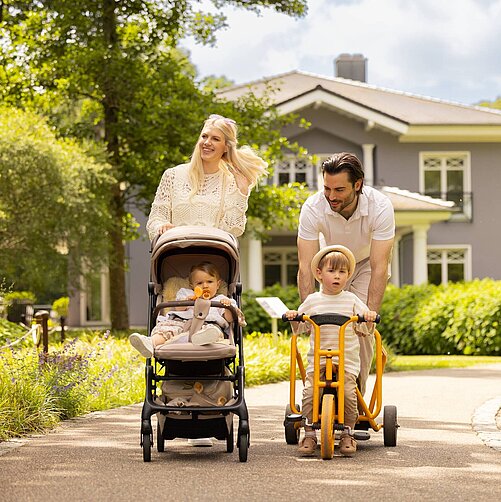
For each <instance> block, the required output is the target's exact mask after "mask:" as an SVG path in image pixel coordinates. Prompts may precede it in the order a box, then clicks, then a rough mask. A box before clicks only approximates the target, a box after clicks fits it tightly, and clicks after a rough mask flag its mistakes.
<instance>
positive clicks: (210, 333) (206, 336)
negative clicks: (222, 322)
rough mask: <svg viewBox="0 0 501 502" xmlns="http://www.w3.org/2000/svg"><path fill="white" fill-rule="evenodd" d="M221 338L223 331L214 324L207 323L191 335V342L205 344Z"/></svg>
mask: <svg viewBox="0 0 501 502" xmlns="http://www.w3.org/2000/svg"><path fill="white" fill-rule="evenodd" d="M222 338H224V335H223V332H222V331H221V330H220V329H219V328H218V327H217V326H214V324H209V325H207V326H204V327H203V328H202V329H201V330H200V331H197V332H196V333H193V335H191V343H192V344H193V345H207V344H209V343H216V342H217V341H219V340H220V339H222Z"/></svg>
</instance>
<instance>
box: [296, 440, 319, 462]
mask: <svg viewBox="0 0 501 502" xmlns="http://www.w3.org/2000/svg"><path fill="white" fill-rule="evenodd" d="M316 448H317V438H316V437H315V436H305V437H304V438H303V440H302V441H301V444H300V445H299V448H298V449H297V451H298V453H300V454H301V455H303V456H305V457H309V456H311V455H314V454H315V449H316Z"/></svg>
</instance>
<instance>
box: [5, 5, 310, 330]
mask: <svg viewBox="0 0 501 502" xmlns="http://www.w3.org/2000/svg"><path fill="white" fill-rule="evenodd" d="M226 3H229V4H231V5H233V6H235V7H237V8H245V9H247V10H251V11H254V12H256V13H259V12H261V11H262V10H263V9H266V8H269V9H273V10H275V11H277V12H281V13H284V14H287V15H291V16H296V17H300V16H302V15H304V14H305V13H306V4H307V2H306V0H272V1H270V0H230V1H229V2H226ZM213 4H214V6H215V7H217V9H216V10H217V12H216V13H214V12H213V11H212V10H211V9H210V7H209V10H208V11H203V10H202V9H200V5H199V1H198V0H191V1H190V0H176V1H172V2H155V1H153V0H148V1H144V0H129V1H128V2H100V1H98V2H96V1H95V0H81V1H79V2H77V3H75V2H65V1H61V0H58V1H54V2H14V3H12V2H8V3H5V5H3V4H2V15H3V19H2V20H3V22H2V40H3V43H2V44H0V58H1V59H2V60H3V61H4V62H5V64H4V65H2V68H1V69H0V96H1V97H2V98H3V101H4V102H7V103H10V104H15V105H16V106H19V105H21V106H25V107H32V108H34V109H36V110H38V111H42V112H43V113H44V114H46V115H47V116H49V117H50V119H51V122H52V123H53V124H54V125H55V126H56V127H57V129H58V131H59V133H60V134H61V135H63V136H67V137H78V138H85V139H87V140H91V141H98V142H102V143H103V150H104V149H105V150H106V154H107V160H108V161H109V163H110V164H111V165H112V166H113V175H114V177H115V178H116V182H115V183H114V184H112V185H111V186H110V187H109V195H110V200H109V209H110V212H111V213H112V219H111V221H112V222H113V223H114V225H115V226H114V227H113V228H112V231H111V232H110V233H109V239H110V242H109V244H110V246H109V248H110V250H111V253H110V255H111V256H110V258H111V260H110V267H109V271H110V287H111V289H112V290H113V291H114V294H113V295H111V317H112V319H111V320H112V326H113V327H114V328H118V327H127V326H124V325H126V324H127V322H126V321H124V320H123V319H121V318H124V317H126V306H125V301H126V300H125V293H124V291H125V277H124V270H125V268H126V267H125V263H124V261H125V258H124V252H123V241H124V240H125V239H126V238H132V235H133V234H132V233H131V230H133V229H134V224H133V222H131V218H130V216H128V215H127V212H128V209H127V202H128V201H130V200H131V199H134V202H135V203H136V204H138V205H139V207H140V208H141V207H142V209H144V210H147V209H148V208H149V205H150V202H151V199H152V198H153V194H154V193H155V189H156V186H157V184H158V181H159V179H160V176H161V173H162V171H163V170H164V169H166V168H168V167H171V166H173V165H176V164H179V163H181V162H183V161H185V160H186V159H187V158H188V156H189V155H190V154H191V151H192V149H193V145H194V142H195V139H196V137H197V136H198V134H199V129H200V126H201V124H202V121H203V119H205V118H206V117H207V116H208V115H209V114H210V113H220V109H221V110H223V109H226V110H229V111H230V114H226V115H227V116H233V118H235V120H238V119H239V117H238V115H239V112H240V111H245V112H246V113H245V117H246V120H244V121H242V122H239V123H241V124H242V139H243V140H245V141H250V139H252V141H250V143H251V145H253V146H255V145H262V144H269V145H274V146H270V148H271V150H275V151H276V150H277V148H278V147H279V146H280V141H275V140H276V139H277V133H276V131H278V129H279V128H277V127H276V125H277V121H276V120H275V117H276V113H274V112H273V110H272V111H271V113H269V114H265V113H264V112H263V109H264V106H263V102H261V101H259V100H257V99H255V98H254V97H251V98H244V99H242V100H239V101H238V102H236V103H234V104H231V103H226V102H222V101H220V100H218V99H217V97H216V94H215V92H214V89H215V88H216V87H215V86H214V85H211V83H210V82H209V83H208V84H207V85H206V86H205V87H204V85H203V84H199V83H198V82H197V80H196V71H195V69H194V68H193V66H192V65H191V63H190V62H189V60H188V57H187V56H186V54H184V53H183V52H182V51H181V50H179V48H178V42H179V40H180V39H181V38H183V37H184V36H189V35H191V36H193V37H195V39H196V40H197V41H199V42H201V43H205V44H213V43H215V40H216V39H215V34H216V32H217V31H218V30H219V29H221V28H223V27H225V25H226V24H225V23H226V19H225V16H224V14H222V12H221V10H220V7H221V5H222V3H221V2H220V0H213ZM243 107H245V109H244V108H243ZM256 116H258V117H259V118H260V120H259V121H256V120H254V119H255V117H256ZM270 125H273V126H274V127H269V126H270ZM266 126H268V127H266ZM266 132H268V134H267V135H266V134H264V133H266ZM248 133H249V134H248ZM278 136H279V135H278ZM264 137H266V138H267V139H268V140H270V141H263V138H264ZM282 146H284V147H287V142H282ZM131 223H132V224H131ZM104 240H105V239H101V241H104ZM54 242H57V241H54ZM50 258H51V259H50V260H47V261H48V262H50V263H57V264H58V266H59V267H58V268H59V270H57V272H58V274H56V276H58V277H60V276H61V275H62V273H63V264H62V263H61V261H62V260H61V259H59V262H57V259H58V258H60V257H59V256H57V255H53V256H51V257H50ZM34 262H36V260H34ZM61 293H63V292H61Z"/></svg>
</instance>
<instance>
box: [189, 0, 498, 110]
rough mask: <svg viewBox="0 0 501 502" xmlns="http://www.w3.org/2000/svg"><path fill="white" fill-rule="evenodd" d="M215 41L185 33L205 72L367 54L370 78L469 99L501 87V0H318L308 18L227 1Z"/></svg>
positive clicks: (277, 68) (246, 77)
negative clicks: (259, 11)
mask: <svg viewBox="0 0 501 502" xmlns="http://www.w3.org/2000/svg"><path fill="white" fill-rule="evenodd" d="M225 12H226V13H227V14H228V22H229V25H230V26H229V28H228V29H227V30H226V31H224V32H221V33H220V34H219V36H218V43H217V46H216V48H204V47H198V46H195V45H194V44H193V43H192V42H190V41H187V43H186V45H187V47H188V48H189V50H190V51H191V54H192V61H193V62H194V64H195V65H196V66H197V68H198V70H199V72H200V74H201V75H211V74H214V75H225V76H226V77H228V78H230V79H232V80H234V81H236V82H237V83H242V82H247V81H251V80H256V79H259V78H261V77H263V76H270V75H275V74H279V73H283V72H287V71H291V70H294V69H300V70H305V71H311V72H315V73H319V74H323V75H333V71H334V70H333V68H334V59H335V58H336V57H337V56H338V55H339V54H341V53H344V52H347V53H361V54H363V55H364V56H365V57H367V58H368V77H369V83H371V84H374V85H381V86H384V87H390V88H394V89H398V90H402V91H407V92H414V93H417V94H425V95H430V96H434V97H439V98H442V99H451V100H455V101H462V102H466V103H472V102H477V101H479V100H482V99H495V98H496V97H497V96H498V95H499V94H501V87H500V86H499V82H500V80H501V51H499V49H498V44H499V40H500V38H501V0H455V1H454V2H440V1H437V0H355V1H351V2H350V1H337V0H315V1H310V2H309V13H308V15H307V17H306V18H304V19H300V20H295V19H292V18H289V17H287V16H285V15H280V14H276V13H273V12H267V13H265V14H264V15H263V16H262V17H257V16H256V15H255V14H253V13H249V12H245V11H242V10H235V9H226V11H225Z"/></svg>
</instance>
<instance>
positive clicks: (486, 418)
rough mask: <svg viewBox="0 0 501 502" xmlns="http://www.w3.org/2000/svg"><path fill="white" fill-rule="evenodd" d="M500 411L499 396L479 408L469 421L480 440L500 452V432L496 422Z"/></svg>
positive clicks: (500, 398) (500, 400)
mask: <svg viewBox="0 0 501 502" xmlns="http://www.w3.org/2000/svg"><path fill="white" fill-rule="evenodd" d="M500 411H501V396H498V397H495V398H494V399H489V401H486V402H485V403H484V404H482V405H481V406H479V407H478V408H477V409H476V410H475V412H474V414H473V417H472V419H471V426H472V428H473V430H474V431H475V432H476V433H477V435H478V436H479V437H480V439H481V440H482V441H483V442H484V443H485V444H486V445H487V446H489V447H490V448H493V449H495V450H498V451H501V430H500V429H499V428H498V426H497V423H496V421H497V415H499V412H500Z"/></svg>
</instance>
